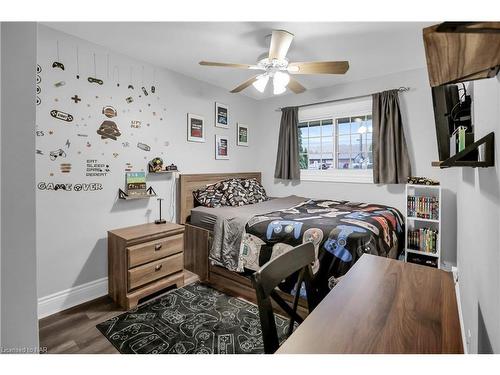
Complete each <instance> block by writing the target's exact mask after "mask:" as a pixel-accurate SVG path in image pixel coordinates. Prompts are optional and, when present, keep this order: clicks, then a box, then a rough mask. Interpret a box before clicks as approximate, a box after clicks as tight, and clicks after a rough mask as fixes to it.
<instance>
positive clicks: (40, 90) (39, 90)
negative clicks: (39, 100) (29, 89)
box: [36, 85, 42, 94]
mask: <svg viewBox="0 0 500 375" xmlns="http://www.w3.org/2000/svg"><path fill="white" fill-rule="evenodd" d="M41 92H42V89H41V88H40V86H38V85H36V93H37V94H40V93H41Z"/></svg>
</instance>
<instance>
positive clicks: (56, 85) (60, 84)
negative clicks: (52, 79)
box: [54, 81, 66, 87]
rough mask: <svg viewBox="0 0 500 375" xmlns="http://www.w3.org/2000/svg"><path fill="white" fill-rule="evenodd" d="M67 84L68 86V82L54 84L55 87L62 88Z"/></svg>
mask: <svg viewBox="0 0 500 375" xmlns="http://www.w3.org/2000/svg"><path fill="white" fill-rule="evenodd" d="M65 84H66V82H64V81H59V82H56V83H54V86H55V87H62V86H64V85H65Z"/></svg>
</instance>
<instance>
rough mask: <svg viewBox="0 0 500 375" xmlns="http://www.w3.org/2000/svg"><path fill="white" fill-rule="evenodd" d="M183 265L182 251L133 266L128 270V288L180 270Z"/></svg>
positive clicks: (130, 288)
mask: <svg viewBox="0 0 500 375" xmlns="http://www.w3.org/2000/svg"><path fill="white" fill-rule="evenodd" d="M183 267H184V254H183V253H179V254H175V255H172V256H169V257H167V258H163V259H160V260H157V261H155V262H151V263H147V264H144V265H142V266H139V267H135V268H134V269H131V270H129V271H128V289H129V290H132V289H135V288H137V287H140V286H141V285H145V284H148V283H150V282H152V281H155V280H158V279H161V278H162V277H165V276H168V275H170V274H172V273H175V272H179V271H182V269H183Z"/></svg>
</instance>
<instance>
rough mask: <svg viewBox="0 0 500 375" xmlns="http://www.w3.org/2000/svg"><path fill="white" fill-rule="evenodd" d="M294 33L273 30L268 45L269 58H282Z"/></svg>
mask: <svg viewBox="0 0 500 375" xmlns="http://www.w3.org/2000/svg"><path fill="white" fill-rule="evenodd" d="M293 37H294V35H293V34H292V33H289V32H288V31H285V30H273V33H272V36H271V44H270V46H269V60H272V59H278V60H282V59H284V58H285V57H286V53H287V52H288V49H289V48H290V44H292V40H293Z"/></svg>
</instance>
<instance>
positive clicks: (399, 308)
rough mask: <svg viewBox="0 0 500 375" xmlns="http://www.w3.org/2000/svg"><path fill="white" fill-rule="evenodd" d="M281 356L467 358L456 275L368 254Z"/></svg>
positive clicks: (296, 332) (311, 316)
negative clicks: (460, 355)
mask: <svg viewBox="0 0 500 375" xmlns="http://www.w3.org/2000/svg"><path fill="white" fill-rule="evenodd" d="M277 353H278V354H298V353H311V354H312V353H463V347H462V338H461V331H460V321H459V317H458V308H457V302H456V297H455V285H454V282H453V278H452V275H451V274H450V273H447V272H444V271H441V270H437V269H434V268H430V267H425V266H420V265H416V264H411V263H403V262H400V261H397V260H393V259H387V258H382V257H377V256H373V255H368V254H365V255H363V256H362V257H361V259H360V260H359V261H358V262H357V263H356V264H355V265H354V266H353V268H352V269H351V270H350V271H349V272H348V273H347V274H346V275H345V276H344V278H343V279H342V280H341V281H340V282H339V284H338V285H337V286H336V287H335V288H334V289H333V290H332V291H331V292H330V293H329V294H328V295H327V296H326V297H325V299H324V300H323V301H322V302H321V303H320V304H319V305H318V306H317V307H316V309H315V310H314V311H313V312H312V313H311V314H310V315H309V316H308V317H307V318H306V319H305V321H304V322H303V323H302V324H301V325H300V326H299V328H297V330H296V331H295V332H294V333H293V334H292V335H291V336H290V337H289V338H288V340H286V341H285V343H284V344H283V345H282V346H281V347H280V348H279V349H278V351H277Z"/></svg>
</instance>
